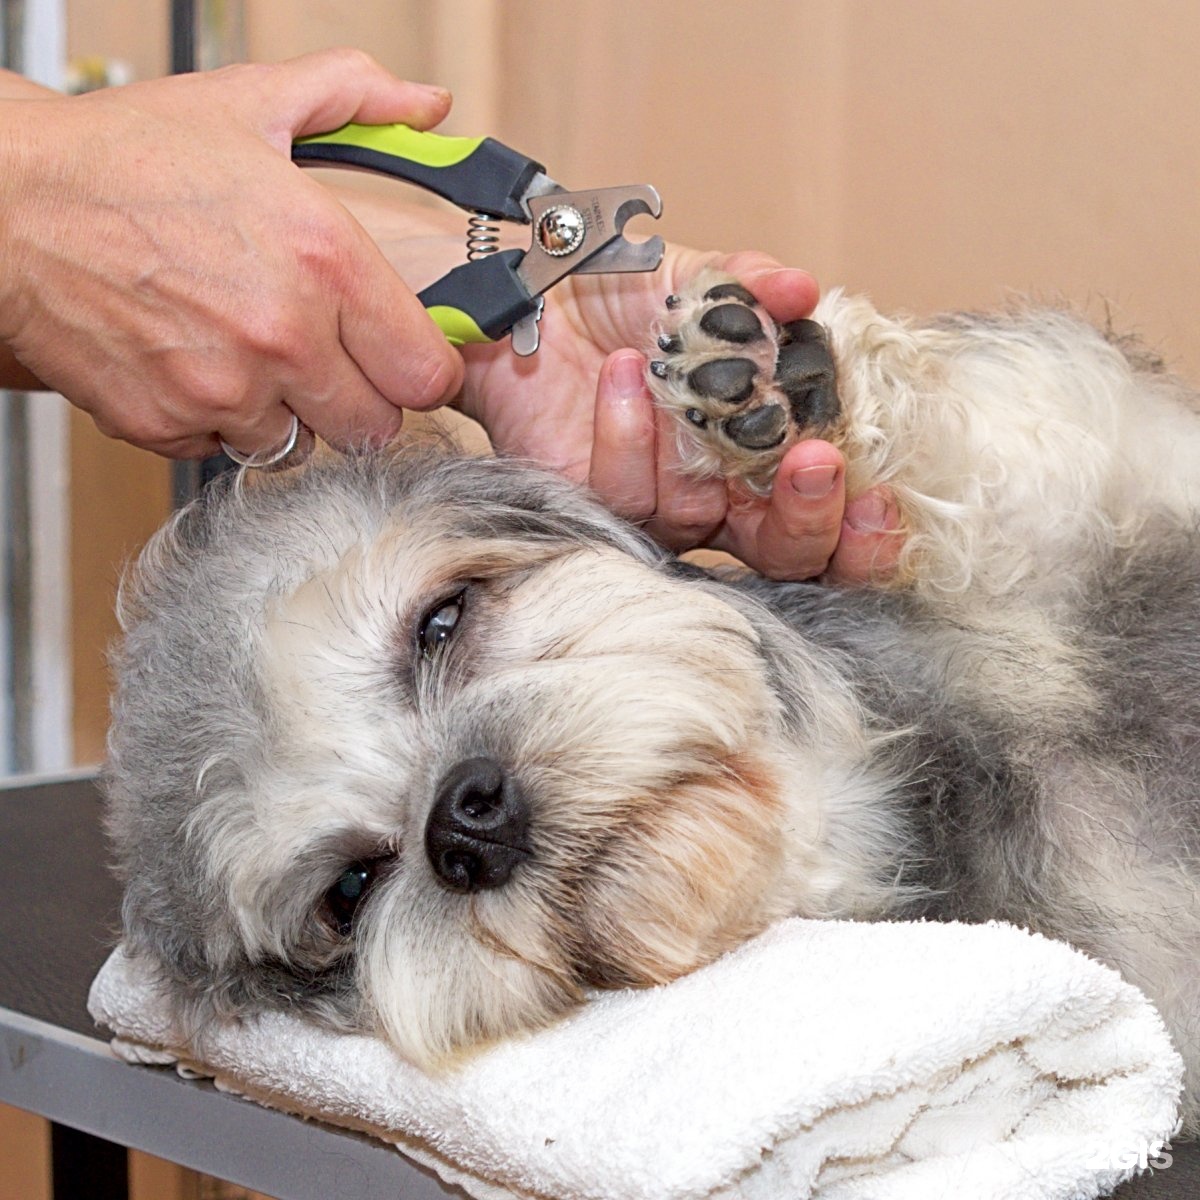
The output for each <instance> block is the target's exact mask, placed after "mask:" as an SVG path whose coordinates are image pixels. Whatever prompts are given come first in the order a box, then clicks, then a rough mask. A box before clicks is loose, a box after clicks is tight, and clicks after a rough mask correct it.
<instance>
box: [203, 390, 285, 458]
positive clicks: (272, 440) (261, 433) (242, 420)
mask: <svg viewBox="0 0 1200 1200" xmlns="http://www.w3.org/2000/svg"><path fill="white" fill-rule="evenodd" d="M293 419H294V417H293V410H292V409H290V408H289V407H288V406H287V405H286V404H285V403H284V402H283V400H282V399H277V400H272V401H267V402H259V403H258V404H253V403H250V402H247V403H246V405H245V406H244V411H243V412H241V413H238V414H237V415H236V416H231V417H229V418H227V419H225V420H222V421H221V427H220V428H218V429H217V430H216V436H217V438H218V439H219V440H220V441H221V442H224V443H225V444H226V445H227V446H231V447H232V448H233V449H234V450H236V451H237V452H238V453H239V454H240V455H242V456H243V457H244V458H251V457H270V455H271V454H272V453H273V452H274V451H276V450H278V449H279V448H280V447H281V446H282V445H283V444H284V443H285V442H286V441H287V440H288V438H289V437H290V436H291V433H292V421H293ZM301 420H303V418H301Z"/></svg>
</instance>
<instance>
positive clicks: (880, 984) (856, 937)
mask: <svg viewBox="0 0 1200 1200" xmlns="http://www.w3.org/2000/svg"><path fill="white" fill-rule="evenodd" d="M90 1009H91V1012H92V1015H93V1016H94V1017H95V1018H96V1020H97V1021H98V1022H99V1023H100V1024H102V1025H104V1026H106V1027H107V1028H108V1029H110V1030H111V1031H112V1032H113V1033H115V1034H116V1035H117V1040H116V1041H115V1042H114V1046H115V1047H116V1048H117V1050H118V1052H120V1053H123V1054H124V1055H125V1056H126V1057H130V1058H133V1059H135V1060H137V1061H163V1060H164V1059H178V1060H179V1061H180V1063H181V1066H183V1067H185V1068H188V1069H190V1070H197V1071H200V1072H201V1073H203V1074H207V1075H213V1076H214V1077H215V1078H216V1080H217V1082H218V1084H219V1085H220V1086H222V1087H225V1088H228V1089H229V1090H232V1091H236V1092H239V1093H242V1094H244V1095H246V1096H249V1097H251V1098H252V1099H255V1100H258V1101H260V1102H262V1103H265V1104H269V1105H271V1106H273V1107H277V1108H282V1109H286V1110H289V1111H292V1112H298V1113H303V1114H306V1115H317V1116H321V1117H323V1118H325V1119H326V1120H328V1121H331V1122H333V1123H335V1124H342V1125H347V1126H350V1127H352V1128H355V1129H365V1130H368V1131H371V1132H374V1133H375V1134H377V1135H378V1136H379V1137H381V1138H384V1139H386V1140H387V1141H390V1142H393V1143H395V1144H396V1145H397V1146H399V1147H400V1148H401V1149H402V1150H403V1151H404V1152H405V1153H406V1154H409V1155H410V1156H412V1157H413V1158H416V1159H417V1160H419V1161H421V1162H424V1163H426V1164H428V1165H430V1166H432V1167H433V1168H434V1169H436V1170H437V1171H438V1172H439V1173H440V1174H441V1175H442V1176H443V1177H444V1178H445V1179H446V1180H447V1181H448V1182H451V1183H457V1184H458V1185H459V1186H461V1187H462V1188H463V1189H464V1190H465V1191H467V1192H469V1193H470V1194H471V1195H474V1196H477V1197H480V1198H481V1200H495V1198H498V1197H513V1196H516V1197H539V1198H544V1197H555V1198H556V1200H576V1198H579V1200H584V1198H588V1200H626V1198H628V1200H668V1198H670V1200H676V1198H684V1197H708V1196H711V1197H727V1198H730V1200H732V1198H733V1197H737V1198H738V1200H768V1198H769V1200H785V1198H786V1200H803V1198H804V1197H809V1196H812V1197H820V1198H821V1200H902V1198H903V1200H909V1198H911V1200H938V1198H942V1197H944V1198H946V1200H950V1198H954V1200H967V1198H970V1200H987V1198H991V1197H995V1198H997V1200H999V1198H1001V1197H1003V1198H1011V1200H1040V1198H1043V1197H1044V1198H1046V1200H1050V1198H1055V1200H1057V1198H1064V1200H1065V1198H1071V1200H1084V1198H1090V1197H1094V1196H1101V1195H1105V1194H1107V1193H1108V1192H1109V1191H1110V1190H1111V1189H1112V1188H1114V1187H1116V1186H1117V1184H1118V1183H1120V1182H1121V1181H1122V1180H1123V1179H1125V1178H1127V1177H1129V1176H1130V1175H1131V1174H1133V1173H1134V1172H1135V1171H1136V1170H1137V1167H1138V1164H1139V1163H1141V1164H1142V1165H1143V1166H1144V1165H1145V1163H1146V1161H1147V1159H1149V1158H1152V1157H1153V1156H1154V1155H1156V1154H1157V1153H1158V1151H1159V1150H1160V1148H1161V1147H1162V1145H1163V1143H1164V1142H1165V1140H1166V1139H1167V1138H1168V1137H1169V1135H1170V1134H1171V1132H1172V1128H1173V1126H1174V1122H1175V1111H1176V1104H1177V1100H1178V1096H1179V1091H1180V1079H1181V1070H1182V1068H1181V1064H1180V1061H1179V1058H1178V1056H1177V1055H1176V1053H1175V1052H1174V1050H1173V1049H1172V1047H1171V1044H1170V1041H1169V1039H1168V1037H1167V1034H1166V1032H1165V1030H1164V1028H1163V1025H1162V1022H1161V1021H1160V1019H1159V1017H1158V1015H1157V1013H1156V1012H1155V1011H1154V1009H1153V1008H1152V1007H1151V1006H1150V1004H1149V1003H1148V1002H1147V1001H1146V999H1145V998H1144V997H1143V996H1142V995H1141V993H1140V992H1138V991H1137V990H1136V989H1135V988H1133V987H1131V986H1130V985H1129V984H1127V983H1125V982H1123V981H1122V980H1121V979H1120V977H1119V976H1117V975H1116V973H1115V972H1113V971H1111V970H1109V969H1108V968H1107V967H1104V966H1101V965H1100V964H1098V963H1095V962H1093V961H1091V960H1090V959H1088V958H1086V957H1085V956H1084V955H1082V954H1079V953H1078V952H1076V951H1074V950H1072V949H1071V948H1070V947H1068V946H1065V945H1062V944H1060V943H1057V942H1052V941H1049V940H1047V939H1045V938H1042V937H1038V936H1037V935H1034V934H1029V933H1026V932H1025V931H1023V930H1019V929H1015V928H1013V927H1011V926H1007V925H985V926H980V925H971V926H969V925H955V924H932V923H883V924H862V923H856V922H839V921H830V922H824V921H802V920H790V921H785V922H782V923H781V924H779V925H778V926H776V927H774V928H772V929H770V930H768V931H767V932H766V933H764V934H763V935H762V936H761V937H759V938H757V939H755V940H754V941H752V942H750V943H748V944H747V945H745V946H743V947H742V948H740V949H739V950H737V951H735V952H733V953H732V954H729V955H727V956H726V957H724V958H723V959H721V960H720V961H718V962H716V963H714V964H712V965H711V966H709V967H706V968H704V969H703V970H700V971H697V972H696V973H695V974H693V975H690V976H688V977H686V978H684V979H680V980H678V981H676V982H675V983H672V984H670V985H669V986H666V987H661V988H656V989H652V990H647V991H627V992H607V993H602V994H599V995H597V996H595V997H594V999H592V1000H591V1001H590V1002H589V1003H588V1004H586V1005H585V1006H584V1007H583V1008H582V1009H581V1010H579V1011H578V1012H577V1013H575V1014H574V1015H572V1016H571V1017H569V1018H568V1019H566V1020H564V1021H562V1022H560V1023H559V1024H557V1025H556V1026H554V1027H553V1028H550V1029H547V1030H544V1031H542V1032H540V1033H537V1034H535V1035H532V1036H529V1037H525V1038H518V1039H513V1040H512V1041H509V1042H505V1043H502V1044H499V1045H495V1046H493V1047H490V1048H489V1049H487V1050H486V1051H484V1052H482V1053H480V1054H478V1055H476V1056H475V1057H473V1058H472V1059H471V1060H470V1061H468V1062H467V1063H466V1064H465V1065H464V1066H462V1067H460V1068H458V1069H457V1070H456V1071H455V1072H453V1073H451V1074H449V1075H446V1076H442V1077H433V1076H429V1075H426V1074H424V1073H422V1072H421V1071H418V1070H416V1069H415V1068H413V1067H411V1066H409V1065H408V1064H406V1063H404V1062H402V1061H400V1060H399V1059H398V1058H397V1057H396V1056H395V1055H394V1053H393V1052H392V1051H391V1050H390V1049H389V1048H388V1047H387V1046H386V1045H384V1044H383V1043H381V1042H379V1041H377V1040H375V1039H373V1038H369V1037H356V1036H347V1035H339V1034H333V1033H329V1032H326V1031H324V1030H321V1029H317V1028H314V1027H313V1026H311V1025H309V1024H307V1023H305V1022H303V1021H301V1020H299V1019H297V1018H295V1017H291V1016H287V1015H281V1014H270V1015H266V1016H263V1017H261V1018H258V1019H256V1020H253V1021H249V1022H244V1023H240V1024H230V1025H227V1026H222V1027H219V1028H216V1029H213V1030H211V1031H209V1032H207V1033H206V1034H205V1035H204V1037H203V1040H202V1042H201V1043H200V1044H197V1045H190V1046H189V1045H183V1044H181V1039H180V1038H179V1035H178V1034H177V1032H176V1027H175V1024H174V1022H173V1020H172V1013H171V1008H170V1005H169V1004H168V1003H166V1002H165V1001H164V1000H163V999H162V998H161V996H159V995H158V994H157V993H156V991H155V987H154V984H153V982H152V979H151V975H150V972H149V971H148V969H147V967H146V964H145V963H143V962H140V961H138V960H136V959H132V958H130V957H127V956H126V955H125V954H124V953H123V951H122V950H120V949H119V948H118V949H117V950H116V951H115V952H114V953H113V955H112V957H111V958H110V959H109V961H108V963H107V964H106V965H105V966H104V968H103V969H102V970H101V972H100V974H99V975H98V976H97V978H96V981H95V983H94V984H93V986H92V993H91V998H90Z"/></svg>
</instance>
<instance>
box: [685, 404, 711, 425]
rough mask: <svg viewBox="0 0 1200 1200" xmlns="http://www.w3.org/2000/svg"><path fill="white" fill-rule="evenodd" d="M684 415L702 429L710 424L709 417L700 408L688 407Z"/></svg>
mask: <svg viewBox="0 0 1200 1200" xmlns="http://www.w3.org/2000/svg"><path fill="white" fill-rule="evenodd" d="M683 415H684V416H685V417H687V419H688V420H689V421H691V423H692V424H693V425H695V426H697V427H698V428H700V429H703V428H704V427H705V425H707V424H708V418H707V417H706V416H705V415H704V414H703V413H702V412H701V411H700V410H699V409H698V408H689V409H686V410H685V411H684V414H683Z"/></svg>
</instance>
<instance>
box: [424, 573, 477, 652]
mask: <svg viewBox="0 0 1200 1200" xmlns="http://www.w3.org/2000/svg"><path fill="white" fill-rule="evenodd" d="M466 595H467V593H466V591H465V590H464V591H461V592H459V593H458V595H457V596H452V597H451V598H450V599H449V600H442V601H440V602H439V603H438V604H437V605H435V606H434V607H433V608H432V609H430V610H429V612H428V613H426V614H425V616H424V618H423V619H422V621H421V628H420V629H419V630H418V631H417V645H418V646H420V648H421V653H422V654H423V655H424V656H425V657H426V658H433V656H434V655H435V654H437V652H438V651H439V650H440V649H441V648H442V647H443V646H444V645H445V644H446V643H447V642H448V641H449V640H450V637H451V635H452V634H453V633H454V630H455V628H456V627H457V626H458V622H459V619H460V618H461V617H462V611H463V602H464V600H465V599H466Z"/></svg>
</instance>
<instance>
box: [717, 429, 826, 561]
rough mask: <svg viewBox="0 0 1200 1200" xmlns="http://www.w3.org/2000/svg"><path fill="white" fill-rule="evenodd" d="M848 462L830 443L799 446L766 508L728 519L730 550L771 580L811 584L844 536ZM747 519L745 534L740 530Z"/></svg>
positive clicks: (781, 470)
mask: <svg viewBox="0 0 1200 1200" xmlns="http://www.w3.org/2000/svg"><path fill="white" fill-rule="evenodd" d="M845 499H846V493H845V461H844V459H843V458H842V455H841V453H840V452H839V451H838V449H837V448H836V447H835V446H832V445H830V444H829V443H828V442H822V441H815V440H813V441H806V442H798V443H797V444H796V445H795V446H793V447H792V448H791V449H790V450H789V451H788V452H787V454H785V455H784V457H783V461H782V462H781V463H780V464H779V470H778V471H777V472H776V475H775V482H774V484H773V486H772V488H771V495H770V498H769V501H768V503H767V504H766V505H765V506H763V507H760V508H759V509H758V510H757V512H755V511H749V512H746V513H745V514H743V513H742V512H741V511H734V512H732V513H731V514H730V519H729V525H730V529H731V533H733V534H734V538H735V542H734V545H733V546H731V547H730V548H731V549H732V551H733V553H735V554H737V556H738V557H739V558H741V559H742V560H743V561H744V562H746V563H747V565H748V566H751V567H753V568H754V569H755V570H757V571H760V572H761V573H762V574H764V575H767V576H769V577H770V578H772V579H812V578H814V577H815V576H817V575H820V574H821V573H822V572H823V571H824V570H825V568H826V566H827V565H828V563H829V560H830V558H831V557H832V555H833V553H834V550H835V549H836V547H837V544H838V538H839V536H840V534H841V525H842V511H843V508H844V506H845ZM743 519H744V524H745V528H744V529H742V528H741V523H742V521H743Z"/></svg>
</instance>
